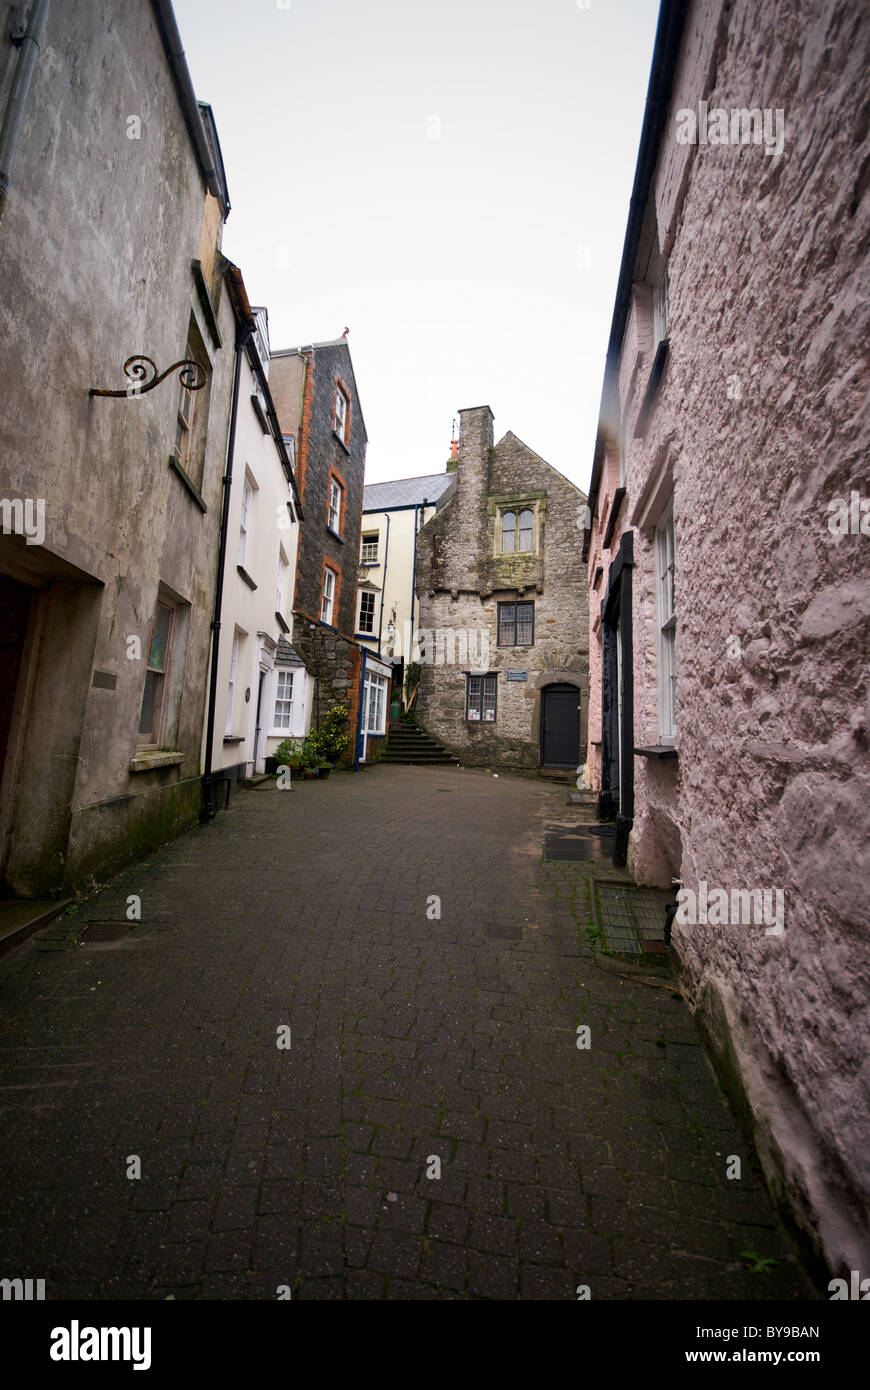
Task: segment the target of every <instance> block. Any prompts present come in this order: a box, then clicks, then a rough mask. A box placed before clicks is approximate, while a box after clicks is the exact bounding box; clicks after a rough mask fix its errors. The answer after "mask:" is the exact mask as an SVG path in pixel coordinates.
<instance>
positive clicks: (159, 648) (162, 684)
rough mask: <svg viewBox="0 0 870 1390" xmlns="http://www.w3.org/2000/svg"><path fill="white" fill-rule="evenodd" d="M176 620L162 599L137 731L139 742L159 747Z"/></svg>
mask: <svg viewBox="0 0 870 1390" xmlns="http://www.w3.org/2000/svg"><path fill="white" fill-rule="evenodd" d="M172 620H173V609H172V607H171V606H170V605H169V604H168V603H164V602H162V601H161V600H160V599H158V601H157V606H156V608H155V610H154V620H153V623H152V625H151V637H150V640H149V644H148V662H147V665H146V668H145V688H144V690H143V691H142V707H141V710H140V712H139V730H138V735H137V743H138V744H139V745H140V746H142V747H146V748H159V747H160V743H161V739H162V736H163V729H164V722H165V721H164V714H165V706H166V678H167V673H168V670H169V654H170V648H171V644H172Z"/></svg>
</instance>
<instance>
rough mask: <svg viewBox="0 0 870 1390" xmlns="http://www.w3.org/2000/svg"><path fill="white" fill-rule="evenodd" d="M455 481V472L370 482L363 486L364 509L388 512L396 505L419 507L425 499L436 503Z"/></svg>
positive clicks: (365, 510) (366, 510)
mask: <svg viewBox="0 0 870 1390" xmlns="http://www.w3.org/2000/svg"><path fill="white" fill-rule="evenodd" d="M455 482H456V474H455V473H426V474H424V475H423V476H422V477H420V478H397V479H395V481H393V482H389V483H369V484H368V486H367V487H364V488H363V511H364V512H388V511H391V510H392V509H393V508H394V507H419V506H420V505H421V503H422V502H423V501H426V502H429V503H432V504H434V503H436V502H437V501H438V500H439V499H440V498H442V497H443V496H444V495H445V494H446V493H447V492H448V491H449V489H450V488H451V487H452V486H453V485H454V484H455Z"/></svg>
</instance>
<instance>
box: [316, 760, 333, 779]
mask: <svg viewBox="0 0 870 1390" xmlns="http://www.w3.org/2000/svg"><path fill="white" fill-rule="evenodd" d="M331 771H332V763H318V764H317V776H318V777H328V776H329V774H330V772H331Z"/></svg>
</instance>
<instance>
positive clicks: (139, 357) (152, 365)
mask: <svg viewBox="0 0 870 1390" xmlns="http://www.w3.org/2000/svg"><path fill="white" fill-rule="evenodd" d="M175 371H177V372H178V378H179V381H180V382H181V384H182V386H186V387H187V389H188V391H201V390H202V388H203V386H205V383H206V381H207V380H208V376H207V373H206V371H205V368H204V367H203V366H201V365H200V363H199V362H196V361H194V359H193V358H192V357H183V358H182V359H181V361H180V362H173V364H172V366H171V367H167V368H166V371H165V372H160V373H159V375H158V372H157V364H156V362H154V361H153V359H152V358H150V357H146V356H145V354H144V353H137V354H136V355H135V356H133V357H128V358H127V361H126V362H125V363H124V375H125V376H126V377H127V379H128V380H129V382H130V385H129V386H127V387H125V388H124V389H123V390H121V391H100V390H97V388H96V387H95V386H92V387H91V389H90V391H89V392H88V394H89V395H91V396H144V395H145V393H146V391H153V390H154V387H155V386H159V385H160V383H161V381H165V379H166V377H168V376H170V375H171V374H172V373H173V372H175Z"/></svg>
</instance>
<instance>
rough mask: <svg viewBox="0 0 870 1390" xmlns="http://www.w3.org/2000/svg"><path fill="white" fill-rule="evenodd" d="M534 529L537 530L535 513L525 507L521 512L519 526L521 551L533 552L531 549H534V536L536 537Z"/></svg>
mask: <svg viewBox="0 0 870 1390" xmlns="http://www.w3.org/2000/svg"><path fill="white" fill-rule="evenodd" d="M534 529H535V514H534V512H533V511H532V510H531V509H530V508H529V507H525V508H524V509H523V511H521V512H520V526H519V539H520V544H519V549H520V550H531V549H532V538H533V535H534Z"/></svg>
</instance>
